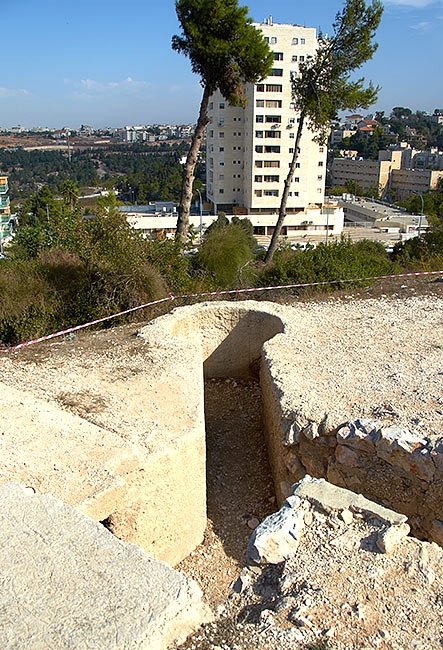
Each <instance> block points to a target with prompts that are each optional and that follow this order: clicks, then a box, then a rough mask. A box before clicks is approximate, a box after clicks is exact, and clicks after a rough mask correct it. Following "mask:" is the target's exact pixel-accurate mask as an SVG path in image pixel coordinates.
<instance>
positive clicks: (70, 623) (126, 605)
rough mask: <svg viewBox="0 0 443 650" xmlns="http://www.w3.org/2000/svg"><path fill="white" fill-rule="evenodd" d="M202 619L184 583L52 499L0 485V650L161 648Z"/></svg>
mask: <svg viewBox="0 0 443 650" xmlns="http://www.w3.org/2000/svg"><path fill="white" fill-rule="evenodd" d="M207 616H208V612H207V610H206V609H205V607H204V606H203V605H202V603H201V591H200V589H199V587H198V586H197V584H196V583H195V582H194V581H193V580H191V579H189V578H186V577H185V576H183V575H181V574H180V573H178V572H177V571H174V570H173V569H171V568H170V567H169V566H168V565H166V564H164V563H163V562H160V561H158V560H154V559H153V558H151V557H149V556H148V555H147V554H146V553H145V552H144V551H142V550H141V549H140V548H138V547H137V546H134V545H133V544H129V543H126V542H122V541H120V540H118V539H117V538H116V537H114V536H113V535H112V534H111V533H110V532H109V531H108V530H106V528H104V527H103V526H102V525H101V524H98V523H96V522H94V521H93V520H92V519H90V518H89V517H86V516H85V515H83V514H82V513H80V512H79V511H78V510H76V509H74V508H71V507H69V506H67V505H65V504H63V503H62V502H61V501H59V500H58V499H54V498H53V497H51V496H49V495H36V494H33V493H32V491H31V490H29V489H26V488H24V487H23V486H20V485H17V484H13V483H8V484H5V485H2V486H0V647H1V648H2V650H23V649H24V648H26V650H68V649H69V650H91V649H92V648H93V649H94V650H165V649H166V647H167V646H168V645H169V644H170V643H172V642H174V641H176V640H178V641H181V640H182V639H184V638H185V637H186V636H187V635H188V634H189V633H190V632H191V631H192V629H193V628H194V627H195V626H196V625H197V624H198V623H201V622H202V621H203V620H205V619H207Z"/></svg>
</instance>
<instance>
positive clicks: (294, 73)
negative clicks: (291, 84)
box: [289, 70, 298, 79]
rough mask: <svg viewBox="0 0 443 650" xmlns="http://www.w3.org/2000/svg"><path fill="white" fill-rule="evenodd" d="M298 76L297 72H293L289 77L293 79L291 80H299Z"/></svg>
mask: <svg viewBox="0 0 443 650" xmlns="http://www.w3.org/2000/svg"><path fill="white" fill-rule="evenodd" d="M297 74H298V72H297V70H291V72H290V75H289V76H290V77H291V79H296V78H297Z"/></svg>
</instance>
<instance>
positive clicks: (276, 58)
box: [274, 52, 283, 61]
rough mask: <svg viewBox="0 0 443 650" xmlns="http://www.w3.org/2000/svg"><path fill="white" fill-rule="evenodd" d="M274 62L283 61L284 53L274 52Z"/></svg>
mask: <svg viewBox="0 0 443 650" xmlns="http://www.w3.org/2000/svg"><path fill="white" fill-rule="evenodd" d="M274 61H283V52H274Z"/></svg>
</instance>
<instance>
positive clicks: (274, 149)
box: [265, 145, 280, 153]
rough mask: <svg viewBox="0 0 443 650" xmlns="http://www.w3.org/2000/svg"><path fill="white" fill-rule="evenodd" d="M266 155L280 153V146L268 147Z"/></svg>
mask: <svg viewBox="0 0 443 650" xmlns="http://www.w3.org/2000/svg"><path fill="white" fill-rule="evenodd" d="M265 153H280V147H279V145H274V146H272V145H268V146H267V147H265Z"/></svg>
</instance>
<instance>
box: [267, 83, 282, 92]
mask: <svg viewBox="0 0 443 650" xmlns="http://www.w3.org/2000/svg"><path fill="white" fill-rule="evenodd" d="M282 89H283V86H282V85H281V84H266V92H267V93H281V92H282Z"/></svg>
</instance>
